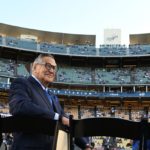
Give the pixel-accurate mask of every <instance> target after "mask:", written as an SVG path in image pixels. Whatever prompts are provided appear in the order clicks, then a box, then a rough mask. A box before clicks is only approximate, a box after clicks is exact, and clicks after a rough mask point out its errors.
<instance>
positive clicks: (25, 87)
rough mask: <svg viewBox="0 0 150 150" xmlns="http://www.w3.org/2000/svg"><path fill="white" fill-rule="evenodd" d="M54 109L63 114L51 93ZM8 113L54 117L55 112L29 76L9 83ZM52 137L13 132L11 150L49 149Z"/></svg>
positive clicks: (55, 97) (35, 82)
mask: <svg viewBox="0 0 150 150" xmlns="http://www.w3.org/2000/svg"><path fill="white" fill-rule="evenodd" d="M51 98H52V99H53V103H54V109H55V112H57V113H58V114H60V115H65V114H64V111H63V109H62V108H61V105H60V103H59V101H58V98H57V96H55V95H53V94H51ZM9 106H10V113H11V114H12V115H29V116H38V117H39V116H41V117H46V118H50V119H54V116H55V112H54V110H53V107H52V105H51V103H50V102H49V100H48V98H47V96H46V94H45V91H44V90H43V89H42V87H41V85H40V84H39V83H38V82H37V81H36V80H35V79H34V78H33V77H32V76H30V77H29V78H28V79H26V78H17V79H15V80H14V82H13V83H12V84H11V87H10V95H9ZM52 142H53V138H52V137H50V136H48V135H44V134H27V133H22V132H21V133H15V134H14V142H13V146H12V150H33V149H35V150H51V147H52ZM77 144H78V145H82V146H83V147H84V145H85V144H86V140H84V139H81V140H78V141H77Z"/></svg>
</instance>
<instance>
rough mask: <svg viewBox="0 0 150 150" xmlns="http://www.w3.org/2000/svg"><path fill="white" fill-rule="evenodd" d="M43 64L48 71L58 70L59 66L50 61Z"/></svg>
mask: <svg viewBox="0 0 150 150" xmlns="http://www.w3.org/2000/svg"><path fill="white" fill-rule="evenodd" d="M41 65H44V66H45V68H46V69H47V70H48V71H51V70H53V71H54V72H56V71H57V67H56V66H53V65H51V64H50V63H43V64H41Z"/></svg>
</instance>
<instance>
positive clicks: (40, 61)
mask: <svg viewBox="0 0 150 150" xmlns="http://www.w3.org/2000/svg"><path fill="white" fill-rule="evenodd" d="M44 57H51V58H53V59H54V56H53V55H51V54H40V55H39V56H38V57H37V58H35V60H34V62H33V64H39V63H42V62H43V58H44Z"/></svg>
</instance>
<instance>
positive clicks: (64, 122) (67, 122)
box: [61, 117, 70, 127]
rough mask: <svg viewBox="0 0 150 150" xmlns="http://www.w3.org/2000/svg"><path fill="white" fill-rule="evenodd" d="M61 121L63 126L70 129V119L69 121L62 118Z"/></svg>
mask: <svg viewBox="0 0 150 150" xmlns="http://www.w3.org/2000/svg"><path fill="white" fill-rule="evenodd" d="M61 121H62V124H63V125H66V126H68V127H69V125H70V123H69V119H68V118H66V117H62V118H61Z"/></svg>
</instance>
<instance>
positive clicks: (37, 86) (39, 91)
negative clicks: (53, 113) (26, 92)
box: [28, 76, 52, 109]
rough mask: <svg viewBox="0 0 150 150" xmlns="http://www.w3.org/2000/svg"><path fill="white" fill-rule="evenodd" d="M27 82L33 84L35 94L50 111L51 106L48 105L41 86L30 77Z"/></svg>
mask: <svg viewBox="0 0 150 150" xmlns="http://www.w3.org/2000/svg"><path fill="white" fill-rule="evenodd" d="M28 80H29V81H30V82H32V83H33V84H32V86H34V89H36V91H37V94H39V95H40V96H41V97H42V98H41V100H43V101H44V102H45V103H46V104H47V106H48V107H49V109H51V108H52V105H51V104H50V102H49V100H48V97H47V96H46V94H45V92H44V90H43V89H42V87H41V85H40V84H39V83H38V82H37V81H36V80H35V79H34V78H33V77H32V76H30V77H29V78H28Z"/></svg>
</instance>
